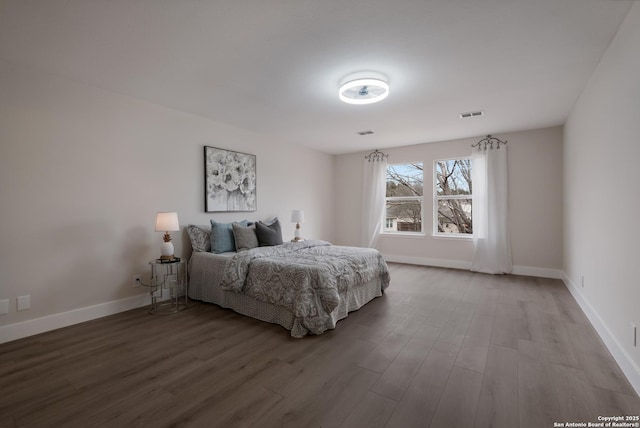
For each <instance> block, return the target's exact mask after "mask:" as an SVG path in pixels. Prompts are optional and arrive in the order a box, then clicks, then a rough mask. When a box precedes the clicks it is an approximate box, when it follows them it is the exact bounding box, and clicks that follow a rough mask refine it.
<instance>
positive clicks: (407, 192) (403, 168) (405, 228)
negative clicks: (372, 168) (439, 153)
mask: <svg viewBox="0 0 640 428" xmlns="http://www.w3.org/2000/svg"><path fill="white" fill-rule="evenodd" d="M423 182H424V171H423V164H422V162H415V163H406V164H398V165H389V166H387V192H386V210H385V228H384V231H385V232H422V197H423V191H424V189H423Z"/></svg>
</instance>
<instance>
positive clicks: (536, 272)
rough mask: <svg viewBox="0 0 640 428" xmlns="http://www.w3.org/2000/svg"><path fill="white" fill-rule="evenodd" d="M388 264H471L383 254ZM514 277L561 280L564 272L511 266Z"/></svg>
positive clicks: (457, 266)
mask: <svg viewBox="0 0 640 428" xmlns="http://www.w3.org/2000/svg"><path fill="white" fill-rule="evenodd" d="M383 257H384V259H385V260H386V261H388V262H395V263H407V264H410V265H420V266H433V267H443V268H451V269H464V270H469V269H471V262H467V261H464V260H447V259H431V258H426V257H411V256H401V255H397V254H383ZM512 273H513V274H514V275H526V276H537V277H541V278H554V279H563V278H564V272H562V271H561V270H560V269H550V268H539V267H531V266H513V270H512Z"/></svg>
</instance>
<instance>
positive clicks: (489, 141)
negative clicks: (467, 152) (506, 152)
mask: <svg viewBox="0 0 640 428" xmlns="http://www.w3.org/2000/svg"><path fill="white" fill-rule="evenodd" d="M494 144H495V145H496V150H500V144H507V141H502V140H499V139H497V138H496V137H492V136H491V135H487V136H486V137H484V138H483V139H482V140H480V141H478V142H477V143H475V144H472V145H471V147H473V148H476V147H477V148H478V151H482V150H487V147H489V150H493V145H494Z"/></svg>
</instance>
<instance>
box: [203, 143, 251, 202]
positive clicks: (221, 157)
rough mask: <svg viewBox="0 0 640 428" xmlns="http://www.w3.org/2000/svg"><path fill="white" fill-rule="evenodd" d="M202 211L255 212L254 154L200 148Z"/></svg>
mask: <svg viewBox="0 0 640 428" xmlns="http://www.w3.org/2000/svg"><path fill="white" fill-rule="evenodd" d="M204 192H205V200H204V206H205V211H206V212H220V211H255V210H256V155H249V154H246V153H239V152H233V151H231V150H225V149H218V148H216V147H208V146H205V148H204Z"/></svg>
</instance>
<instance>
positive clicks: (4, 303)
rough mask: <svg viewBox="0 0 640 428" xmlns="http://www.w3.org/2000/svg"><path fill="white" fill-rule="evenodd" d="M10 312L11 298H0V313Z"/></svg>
mask: <svg viewBox="0 0 640 428" xmlns="http://www.w3.org/2000/svg"><path fill="white" fill-rule="evenodd" d="M8 313H9V299H3V300H0V315H4V314H8Z"/></svg>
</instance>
